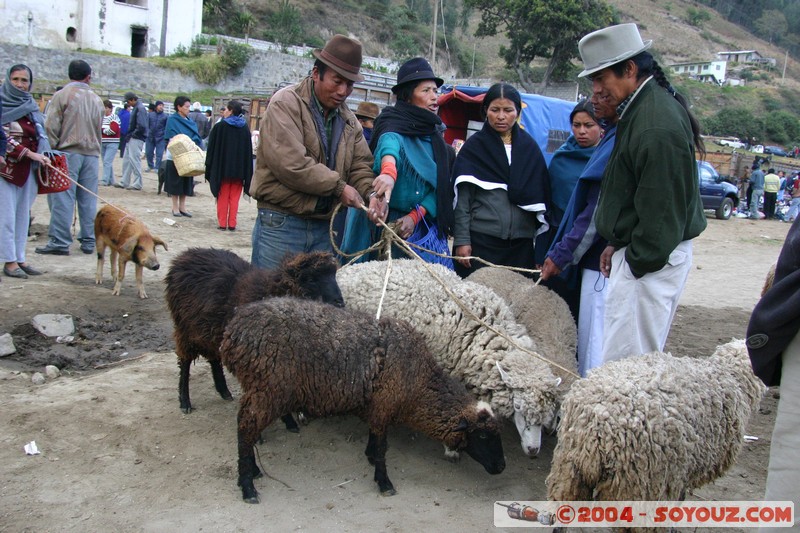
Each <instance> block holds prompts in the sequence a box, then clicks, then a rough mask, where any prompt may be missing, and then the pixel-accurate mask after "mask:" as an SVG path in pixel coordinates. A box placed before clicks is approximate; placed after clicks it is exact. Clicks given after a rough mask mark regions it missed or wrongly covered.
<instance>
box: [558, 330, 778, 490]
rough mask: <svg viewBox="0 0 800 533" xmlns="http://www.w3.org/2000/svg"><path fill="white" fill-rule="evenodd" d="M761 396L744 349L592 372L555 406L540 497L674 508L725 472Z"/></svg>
mask: <svg viewBox="0 0 800 533" xmlns="http://www.w3.org/2000/svg"><path fill="white" fill-rule="evenodd" d="M764 391H765V387H764V384H763V383H761V381H760V380H759V379H758V378H757V377H756V376H755V375H754V374H753V370H752V367H751V366H750V360H749V358H748V355H747V348H746V347H745V344H744V341H733V342H730V343H728V344H724V345H722V346H719V347H717V350H716V351H715V352H714V354H713V355H712V356H711V357H710V358H690V357H672V356H671V355H669V354H664V353H659V352H654V353H651V354H647V355H642V356H638V357H629V358H627V359H622V360H619V361H613V362H610V363H606V364H605V365H603V366H601V367H598V368H595V369H594V370H592V371H591V372H590V373H589V375H588V377H587V378H585V379H582V380H578V381H576V382H575V383H574V384H573V385H572V389H570V391H569V392H568V393H567V395H566V397H565V399H564V403H563V404H562V419H561V424H560V426H559V430H558V444H557V445H556V449H555V451H554V453H553V466H552V469H551V471H550V475H549V476H547V487H548V492H547V496H548V498H549V499H550V500H554V501H561V500H583V501H588V500H597V501H608V500H643V501H660V500H679V499H683V497H684V495H685V493H686V492H687V491H688V490H691V489H694V488H697V487H700V486H702V485H705V484H706V483H708V482H710V481H713V480H715V479H716V478H718V477H720V476H721V475H722V474H724V473H725V471H726V470H727V469H728V468H729V467H730V466H731V465H732V464H733V463H734V461H735V459H736V456H737V454H738V453H739V450H740V449H741V447H742V441H743V438H744V429H745V425H746V423H747V421H748V419H749V418H750V414H751V413H752V412H753V410H754V409H756V408H757V407H758V404H759V401H760V399H761V396H762V395H763V393H764Z"/></svg>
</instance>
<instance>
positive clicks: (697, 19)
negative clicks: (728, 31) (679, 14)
mask: <svg viewBox="0 0 800 533" xmlns="http://www.w3.org/2000/svg"><path fill="white" fill-rule="evenodd" d="M709 20H711V13H709V12H708V11H706V10H705V9H695V8H693V7H691V6H690V7H687V8H686V22H688V23H689V24H691V25H692V26H696V27H698V28H702V27H703V26H704V25H705V23H706V22H708V21H709Z"/></svg>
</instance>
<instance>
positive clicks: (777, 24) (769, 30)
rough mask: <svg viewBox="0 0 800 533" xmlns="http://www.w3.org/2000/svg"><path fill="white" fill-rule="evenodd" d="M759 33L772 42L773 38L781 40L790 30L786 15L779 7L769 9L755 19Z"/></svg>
mask: <svg viewBox="0 0 800 533" xmlns="http://www.w3.org/2000/svg"><path fill="white" fill-rule="evenodd" d="M755 29H756V32H757V35H758V36H759V37H761V38H762V39H766V40H768V41H769V44H772V42H773V40H775V41H780V40H781V39H783V37H784V35H786V33H787V32H788V31H789V23H788V22H786V16H785V15H784V14H783V13H781V12H780V11H778V10H777V9H768V10H766V11H764V13H763V14H762V15H761V16H760V17H759V18H758V19H757V20H756V21H755Z"/></svg>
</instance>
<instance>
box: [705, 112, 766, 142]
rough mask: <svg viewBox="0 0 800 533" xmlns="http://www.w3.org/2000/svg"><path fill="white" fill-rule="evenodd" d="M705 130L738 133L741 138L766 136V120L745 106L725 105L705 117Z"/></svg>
mask: <svg viewBox="0 0 800 533" xmlns="http://www.w3.org/2000/svg"><path fill="white" fill-rule="evenodd" d="M702 126H703V131H705V132H706V133H709V134H711V135H723V136H728V135H736V136H737V137H739V138H740V139H752V138H753V137H755V138H756V139H763V138H764V121H763V120H762V119H761V118H757V117H756V116H755V115H753V113H752V112H751V111H750V110H749V109H747V108H745V107H724V108H722V109H721V110H720V111H719V112H718V113H717V114H716V115H714V116H713V117H710V118H708V119H705V120H704V121H703V123H702Z"/></svg>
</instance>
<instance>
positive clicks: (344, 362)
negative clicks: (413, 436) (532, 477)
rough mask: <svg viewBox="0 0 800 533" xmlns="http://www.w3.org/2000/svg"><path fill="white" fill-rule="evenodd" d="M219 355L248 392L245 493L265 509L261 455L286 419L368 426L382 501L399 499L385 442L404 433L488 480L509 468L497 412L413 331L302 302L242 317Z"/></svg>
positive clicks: (242, 418) (270, 305)
mask: <svg viewBox="0 0 800 533" xmlns="http://www.w3.org/2000/svg"><path fill="white" fill-rule="evenodd" d="M220 354H221V356H222V361H223V363H224V364H225V366H226V367H227V368H228V370H230V371H231V372H232V373H233V374H234V375H235V376H236V378H237V379H238V380H239V383H240V384H241V385H242V398H241V401H240V404H239V405H240V406H239V416H238V422H239V431H238V442H239V485H240V486H241V488H242V496H243V498H244V500H245V501H246V502H248V503H257V502H258V493H257V492H256V489H255V486H254V485H253V478H254V477H258V476H259V475H260V474H261V472H260V470H259V469H258V467H257V466H256V462H255V457H254V455H253V445H254V444H255V442H256V439H258V436H259V434H260V433H261V430H263V429H264V428H265V427H266V426H267V425H269V424H270V423H271V422H272V421H273V420H275V419H276V418H277V417H278V416H280V415H282V414H283V413H287V412H289V411H292V410H296V409H299V408H302V409H303V411H305V412H307V413H308V414H310V415H311V416H314V417H320V416H329V415H336V414H355V415H358V416H360V417H361V418H362V419H364V420H365V421H366V422H367V424H368V425H369V440H368V443H367V449H366V451H365V452H364V453H365V454H366V456H367V458H368V459H369V462H370V464H373V465H375V481H376V482H377V483H378V487H379V488H380V491H381V494H384V495H392V494H394V493H395V490H394V487H393V486H392V482H391V481H390V480H389V477H388V475H387V474H386V449H387V443H386V432H387V430H388V427H389V426H391V425H395V424H403V425H405V426H408V427H410V428H411V429H414V430H416V431H420V432H422V433H424V434H425V435H427V436H429V437H431V438H433V439H436V440H438V441H440V442H442V443H444V444H445V445H446V446H450V447H452V448H454V449H456V450H461V451H464V452H466V453H467V454H469V455H470V457H472V458H473V459H475V460H476V461H478V462H479V463H480V464H481V465H483V467H484V468H485V469H486V471H487V472H489V473H490V474H499V473H500V472H502V471H503V469H504V468H505V459H504V457H503V446H502V444H501V441H500V425H499V423H498V421H497V419H496V418H495V416H494V414H493V413H492V410H491V407H489V405H488V404H486V403H485V402H480V401H478V400H476V399H475V397H474V396H472V395H471V394H469V393H468V392H467V390H466V388H464V385H463V384H461V383H460V382H459V381H458V380H456V379H455V378H453V377H451V376H448V375H447V374H446V373H445V372H444V371H443V370H442V369H441V368H440V367H439V366H438V365H437V364H436V361H434V359H433V357H432V356H431V354H430V352H429V351H428V349H427V347H426V346H425V340H424V339H423V338H422V336H421V335H419V333H417V332H416V331H414V328H412V327H411V325H409V324H408V323H406V322H403V321H399V320H394V319H391V318H383V319H381V320H380V321H376V320H375V319H374V317H372V316H370V315H367V314H366V313H360V312H358V311H353V310H349V309H341V308H337V307H333V306H331V305H327V304H323V303H319V302H313V301H309V300H300V299H295V298H273V299H268V300H265V301H261V302H256V303H252V304H248V305H244V306H240V307H238V308H237V309H236V312H235V313H234V315H233V318H231V320H230V321H229V322H228V326H227V327H226V329H225V334H224V336H223V340H222V344H221V345H220Z"/></svg>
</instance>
